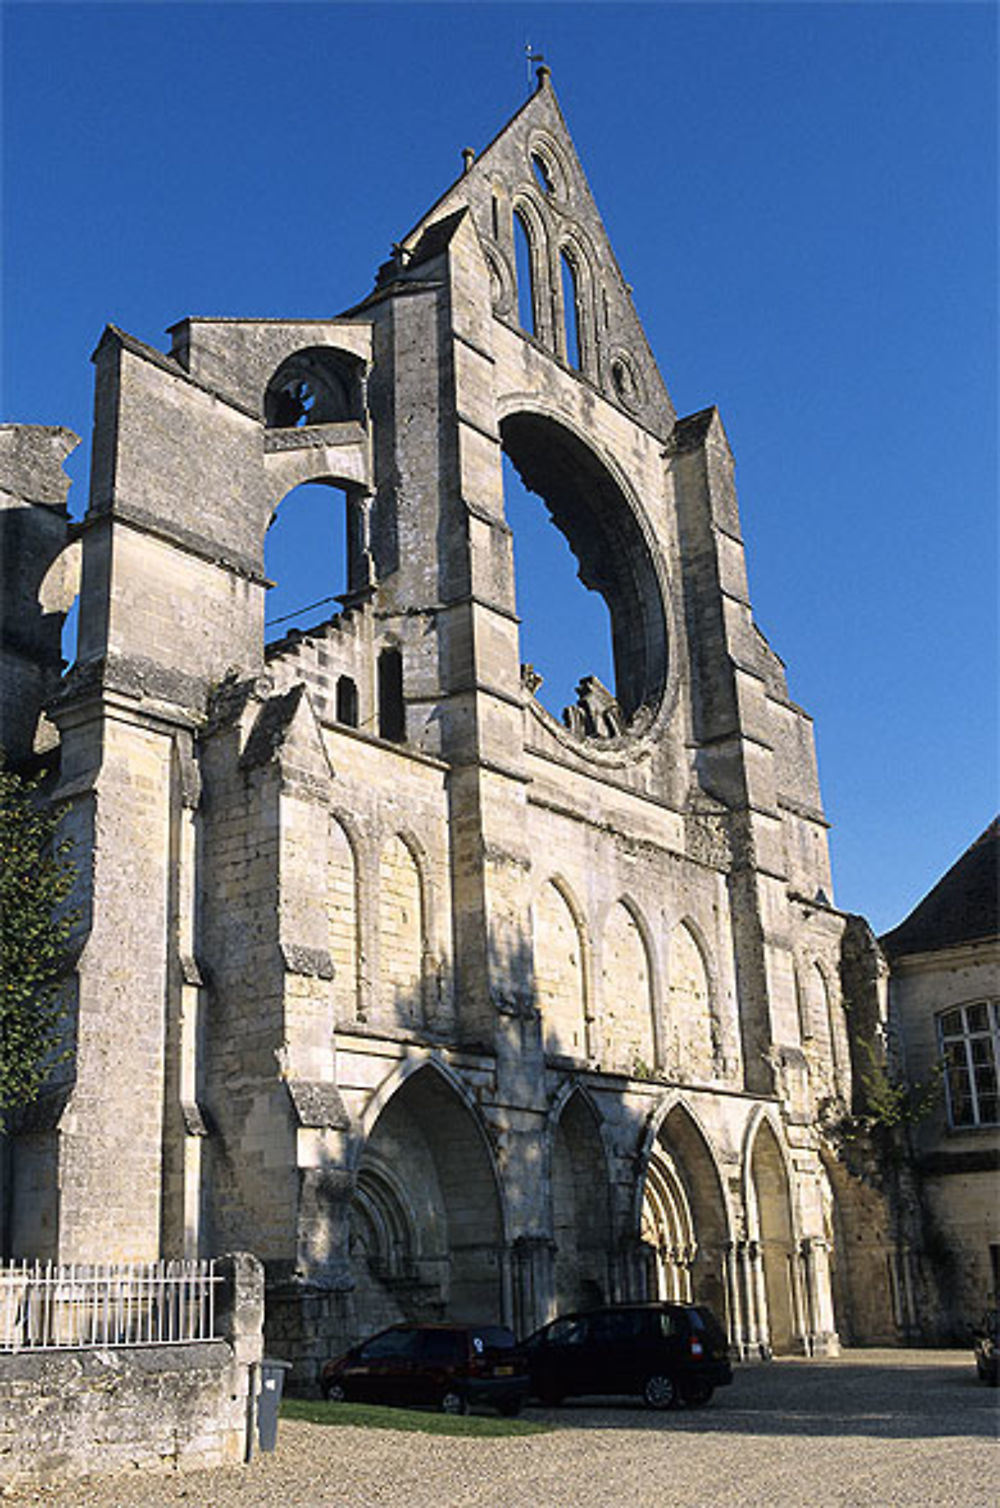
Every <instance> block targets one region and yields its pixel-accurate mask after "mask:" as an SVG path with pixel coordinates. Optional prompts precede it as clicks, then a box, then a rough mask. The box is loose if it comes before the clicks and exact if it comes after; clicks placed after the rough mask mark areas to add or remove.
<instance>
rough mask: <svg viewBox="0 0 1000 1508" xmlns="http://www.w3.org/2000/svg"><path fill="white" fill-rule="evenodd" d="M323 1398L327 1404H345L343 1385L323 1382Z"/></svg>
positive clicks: (345, 1395) (345, 1397)
mask: <svg viewBox="0 0 1000 1508" xmlns="http://www.w3.org/2000/svg"><path fill="white" fill-rule="evenodd" d="M323 1397H324V1398H325V1399H326V1401H327V1403H344V1402H346V1400H347V1394H346V1393H345V1392H344V1384H343V1383H342V1382H324V1384H323Z"/></svg>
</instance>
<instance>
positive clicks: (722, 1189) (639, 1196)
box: [632, 1089, 736, 1232]
mask: <svg viewBox="0 0 1000 1508" xmlns="http://www.w3.org/2000/svg"><path fill="white" fill-rule="evenodd" d="M678 1106H679V1107H680V1109H681V1111H682V1113H683V1115H684V1117H685V1118H686V1120H687V1121H688V1122H689V1123H690V1125H691V1126H692V1127H693V1129H694V1130H695V1132H696V1133H697V1135H698V1136H699V1137H700V1139H701V1142H702V1145H703V1146H704V1149H705V1153H706V1156H707V1157H708V1160H709V1162H710V1164H711V1167H712V1171H713V1173H714V1174H715V1179H716V1183H717V1192H718V1195H719V1199H720V1201H721V1203H722V1210H723V1215H724V1218H725V1223H726V1229H727V1231H729V1232H732V1231H734V1230H735V1229H736V1224H735V1221H734V1218H733V1207H732V1201H731V1199H730V1195H729V1187H728V1184H727V1181H726V1178H725V1177H724V1176H723V1171H722V1166H721V1162H720V1159H719V1156H718V1153H717V1152H716V1149H715V1145H714V1143H713V1141H712V1138H711V1137H710V1136H709V1134H708V1131H707V1130H706V1128H705V1124H704V1122H703V1121H702V1119H701V1117H700V1115H699V1114H698V1111H697V1109H696V1107H695V1106H694V1105H692V1104H691V1102H690V1099H689V1098H688V1097H687V1096H686V1095H685V1094H684V1093H683V1091H682V1090H680V1089H670V1090H668V1091H667V1093H666V1094H665V1095H664V1096H663V1098H662V1099H661V1100H659V1101H658V1103H657V1104H656V1105H655V1107H654V1108H653V1109H652V1110H651V1111H650V1113H649V1115H648V1116H647V1118H646V1123H645V1126H644V1128H643V1130H642V1132H641V1134H640V1138H639V1145H638V1148H637V1149H636V1161H637V1163H638V1165H639V1166H640V1167H641V1168H642V1170H643V1173H642V1177H640V1178H639V1179H637V1180H636V1187H635V1192H634V1194H633V1211H632V1216H633V1224H634V1229H635V1230H638V1229H639V1226H640V1223H641V1220H642V1200H643V1192H644V1188H645V1181H646V1180H645V1170H646V1169H647V1168H648V1167H649V1164H650V1160H651V1159H652V1157H653V1155H654V1153H655V1152H656V1148H657V1143H658V1141H659V1138H660V1133H661V1131H662V1130H663V1127H664V1124H665V1122H666V1121H667V1119H668V1118H669V1116H670V1115H671V1114H672V1113H673V1111H675V1110H676V1109H677V1108H678ZM664 1145H665V1146H666V1147H667V1148H668V1150H670V1143H669V1140H666V1141H665V1142H664ZM671 1156H672V1158H673V1161H674V1163H675V1164H676V1162H677V1159H676V1156H674V1154H673V1153H671ZM689 1176H690V1175H689Z"/></svg>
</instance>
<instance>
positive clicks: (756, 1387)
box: [527, 1362, 1000, 1440]
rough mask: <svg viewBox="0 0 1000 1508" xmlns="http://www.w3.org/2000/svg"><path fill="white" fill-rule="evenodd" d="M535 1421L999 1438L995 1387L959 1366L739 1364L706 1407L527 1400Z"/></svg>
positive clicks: (729, 1431) (692, 1430)
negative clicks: (538, 1404) (657, 1408)
mask: <svg viewBox="0 0 1000 1508" xmlns="http://www.w3.org/2000/svg"><path fill="white" fill-rule="evenodd" d="M527 1417H528V1418H531V1419H544V1420H546V1421H551V1422H552V1423H557V1424H564V1425H571V1426H572V1427H573V1428H574V1429H651V1430H670V1431H672V1432H673V1433H675V1434H697V1435H713V1434H716V1435H768V1436H775V1435H816V1436H822V1435H840V1436H855V1437H860V1438H866V1439H876V1440H918V1439H920V1440H926V1439H933V1438H942V1439H944V1438H948V1437H954V1438H965V1439H968V1438H969V1437H970V1436H971V1437H973V1438H978V1437H982V1438H983V1439H991V1440H992V1439H995V1438H996V1435H997V1430H998V1425H1000V1411H998V1396H997V1393H996V1391H995V1390H994V1389H992V1388H986V1387H984V1386H983V1385H982V1383H980V1382H978V1381H977V1379H976V1375H975V1372H974V1370H973V1369H972V1367H971V1366H970V1368H969V1373H968V1375H966V1374H965V1373H964V1372H962V1371H959V1370H958V1369H956V1368H955V1367H953V1366H952V1367H941V1366H934V1365H929V1366H905V1367H898V1368H896V1367H891V1366H887V1367H873V1366H870V1365H868V1366H851V1365H850V1363H843V1362H840V1363H835V1364H832V1365H831V1364H829V1363H827V1364H818V1365H809V1364H807V1363H797V1364H795V1365H794V1366H783V1365H782V1363H781V1362H775V1363H770V1364H768V1363H765V1364H761V1365H759V1366H758V1365H752V1366H744V1367H740V1368H738V1369H737V1371H736V1374H735V1377H734V1379H733V1382H732V1384H731V1386H729V1387H727V1388H720V1389H719V1390H718V1392H717V1393H716V1395H715V1397H714V1399H713V1400H712V1402H711V1403H710V1404H709V1406H708V1407H707V1408H701V1409H680V1410H677V1411H673V1410H671V1411H670V1412H667V1413H655V1412H653V1411H652V1410H650V1409H645V1408H642V1407H640V1406H637V1404H636V1402H635V1400H634V1399H633V1398H627V1399H622V1398H602V1399H595V1398H588V1399H586V1400H582V1399H574V1400H567V1401H566V1402H565V1403H564V1404H561V1405H560V1407H559V1408H557V1409H549V1408H545V1409H543V1408H535V1407H531V1408H529V1409H528V1411H527Z"/></svg>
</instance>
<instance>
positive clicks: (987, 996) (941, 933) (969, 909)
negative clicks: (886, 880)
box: [880, 819, 1000, 1340]
mask: <svg viewBox="0 0 1000 1508" xmlns="http://www.w3.org/2000/svg"><path fill="white" fill-rule="evenodd" d="M998 873H1000V819H996V820H994V821H993V822H992V823H991V824H990V826H989V827H988V828H987V829H986V831H985V832H984V833H983V834H982V835H981V836H980V837H979V838H977V839H976V841H975V842H974V843H973V844H972V845H971V846H970V847H969V848H967V849H966V851H965V853H964V854H962V856H961V858H960V859H958V860H957V861H956V863H955V864H953V865H952V867H951V868H950V869H949V870H948V872H947V874H946V875H945V876H944V877H943V878H942V879H941V880H939V881H938V883H937V884H936V885H935V886H934V888H933V890H931V891H930V892H929V894H927V895H926V896H925V897H924V899H923V900H922V901H921V902H920V904H919V905H918V906H916V907H915V908H914V910H913V911H911V912H910V915H909V916H908V917H907V918H906V920H905V921H903V922H901V923H900V925H899V926H898V927H894V928H893V930H892V931H891V932H887V933H886V935H885V936H884V937H882V938H881V939H880V942H881V945H882V949H883V951H884V953H885V955H886V957H887V958H888V960H889V963H890V969H891V972H890V978H889V1009H890V1021H891V1024H892V1027H893V1030H894V1032H895V1035H896V1039H897V1042H898V1048H899V1055H900V1067H901V1069H902V1072H903V1074H904V1077H905V1079H906V1080H907V1081H908V1082H909V1084H910V1086H911V1089H912V1090H913V1091H915V1092H916V1093H917V1095H918V1096H920V1094H921V1092H922V1091H924V1092H926V1091H928V1090H932V1091H933V1090H934V1086H935V1084H936V1083H937V1082H938V1079H939V1075H940V1087H939V1089H938V1091H937V1092H933V1093H930V1094H927V1096H926V1098H927V1103H928V1108H927V1113H926V1114H925V1115H923V1116H922V1117H921V1118H920V1119H919V1120H918V1121H917V1123H916V1125H915V1127H914V1129H913V1150H914V1154H915V1170H916V1173H917V1175H918V1179H919V1186H920V1189H921V1193H922V1198H923V1204H924V1210H923V1213H924V1220H925V1223H926V1233H925V1244H927V1245H928V1246H929V1247H930V1249H931V1251H932V1252H933V1253H934V1254H935V1256H936V1258H937V1261H938V1264H939V1267H940V1269H941V1270H942V1276H943V1281H942V1283H941V1285H940V1286H941V1293H942V1298H943V1306H942V1310H941V1314H940V1318H939V1321H938V1333H939V1334H940V1335H941V1336H942V1338H959V1337H961V1338H962V1339H963V1340H964V1339H966V1338H967V1335H968V1327H969V1325H970V1324H973V1323H975V1322H976V1321H977V1320H978V1319H979V1318H980V1316H981V1314H982V1312H983V1310H984V1309H986V1307H987V1306H988V1305H989V1304H993V1305H996V1304H997V1303H998V1302H1000V1178H998V1174H1000V1111H998V1101H997V1065H998V1063H1000V904H998V895H997V888H998V887H997V876H998Z"/></svg>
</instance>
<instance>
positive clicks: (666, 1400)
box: [642, 1372, 677, 1409]
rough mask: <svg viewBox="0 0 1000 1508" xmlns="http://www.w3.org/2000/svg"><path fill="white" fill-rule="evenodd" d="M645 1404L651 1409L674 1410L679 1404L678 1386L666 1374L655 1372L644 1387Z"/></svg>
mask: <svg viewBox="0 0 1000 1508" xmlns="http://www.w3.org/2000/svg"><path fill="white" fill-rule="evenodd" d="M642 1397H643V1402H644V1403H646V1404H647V1405H648V1407H649V1408H651V1409H672V1408H675V1407H676V1404H677V1384H676V1383H675V1382H674V1379H673V1378H672V1377H671V1376H669V1374H668V1373H666V1372H653V1373H652V1374H651V1375H650V1376H649V1377H647V1378H646V1381H645V1382H644V1383H643V1387H642Z"/></svg>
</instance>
